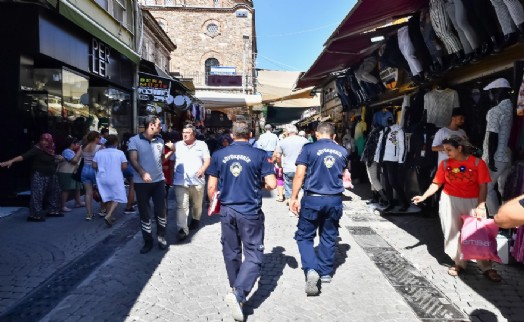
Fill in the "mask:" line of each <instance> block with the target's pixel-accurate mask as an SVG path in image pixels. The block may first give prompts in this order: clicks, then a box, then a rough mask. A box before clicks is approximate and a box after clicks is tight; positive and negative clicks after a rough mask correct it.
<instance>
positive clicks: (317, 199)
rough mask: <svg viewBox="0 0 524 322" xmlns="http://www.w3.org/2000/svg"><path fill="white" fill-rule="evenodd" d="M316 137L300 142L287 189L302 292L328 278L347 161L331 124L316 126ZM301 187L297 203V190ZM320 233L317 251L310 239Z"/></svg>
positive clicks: (314, 288)
mask: <svg viewBox="0 0 524 322" xmlns="http://www.w3.org/2000/svg"><path fill="white" fill-rule="evenodd" d="M316 136H317V141H316V142H315V143H310V144H306V145H304V147H303V148H302V151H301V152H300V155H299V156H298V158H297V161H296V165H297V169H296V172H295V179H294V180H293V192H292V193H291V200H290V205H291V210H292V211H293V212H295V213H299V219H298V225H297V228H298V229H297V232H296V233H295V240H296V241H297V244H298V250H299V251H300V257H301V260H302V269H303V270H304V273H305V274H306V294H307V295H308V296H311V295H318V293H319V287H318V286H319V285H318V284H319V280H321V281H322V282H323V283H329V282H331V274H332V272H333V264H334V261H335V247H336V239H337V236H338V227H339V220H340V218H341V217H342V192H344V186H343V184H342V173H343V171H344V169H345V168H346V167H347V165H348V162H349V156H348V152H347V150H346V149H345V148H343V147H341V146H339V145H338V144H336V143H335V142H334V139H335V128H334V127H333V125H331V124H329V123H320V124H319V125H318V127H317V132H316ZM301 188H303V189H304V196H303V197H302V201H301V203H300V204H299V201H298V193H299V191H300V189H301ZM317 229H318V234H319V237H320V243H319V245H318V254H315V250H314V248H313V246H314V245H313V240H314V238H315V235H316V233H317Z"/></svg>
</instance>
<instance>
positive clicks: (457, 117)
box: [431, 107, 468, 166]
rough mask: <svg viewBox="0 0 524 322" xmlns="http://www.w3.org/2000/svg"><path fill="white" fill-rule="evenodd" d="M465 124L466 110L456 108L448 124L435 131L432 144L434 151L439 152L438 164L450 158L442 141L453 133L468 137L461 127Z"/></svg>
mask: <svg viewBox="0 0 524 322" xmlns="http://www.w3.org/2000/svg"><path fill="white" fill-rule="evenodd" d="M463 124H464V112H463V110H462V109H461V108H460V107H459V108H454V109H453V112H452V114H451V122H450V123H449V125H448V126H446V127H443V128H441V129H440V130H438V131H437V133H435V138H434V139H433V144H432V145H431V150H432V151H437V152H438V164H437V166H438V165H440V162H442V161H444V160H447V159H448V154H447V153H446V151H444V146H443V145H442V141H443V140H444V139H447V138H449V137H451V136H452V135H458V136H460V137H463V138H467V137H468V136H467V135H466V132H465V131H464V130H463V129H461V128H460V127H461V126H462V125H463Z"/></svg>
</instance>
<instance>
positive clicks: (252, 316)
mask: <svg viewBox="0 0 524 322" xmlns="http://www.w3.org/2000/svg"><path fill="white" fill-rule="evenodd" d="M349 195H350V197H351V198H352V199H353V200H351V201H350V200H349V199H350V197H349ZM347 199H348V200H347V201H345V202H344V207H345V211H344V213H345V216H343V218H342V220H341V223H340V225H341V229H340V241H339V243H338V249H337V260H336V272H335V274H334V277H333V281H332V283H331V284H324V285H323V286H322V289H321V294H320V296H318V297H306V295H305V293H304V276H303V273H302V271H301V269H300V256H299V253H298V249H297V247H296V244H295V241H294V240H293V234H294V231H295V225H296V219H295V218H292V217H289V216H288V214H287V209H286V207H285V205H284V204H282V203H278V202H276V201H275V198H274V197H270V196H269V194H268V195H267V196H266V198H264V206H263V210H264V212H265V214H266V238H265V247H266V250H265V261H264V264H263V267H262V276H261V278H260V280H259V282H258V283H257V286H256V287H255V289H254V290H253V292H252V293H251V295H250V297H249V301H248V303H247V304H246V306H245V309H244V311H245V313H246V314H247V316H246V321H318V320H321V321H420V320H423V321H469V320H471V321H506V320H508V321H524V288H523V283H524V269H523V268H522V266H518V265H506V266H501V265H499V266H498V267H497V268H498V269H499V271H500V273H501V275H502V276H503V278H504V280H503V281H502V283H499V284H495V283H492V282H490V281H488V280H487V279H485V278H484V277H483V276H482V275H481V273H480V271H478V269H477V268H476V267H475V265H474V264H473V263H472V264H470V266H469V267H468V269H467V270H466V273H465V274H464V275H462V276H461V277H460V278H453V277H450V276H448V275H447V274H446V271H447V269H446V267H445V266H443V265H446V264H447V261H446V257H445V255H444V254H443V251H442V246H441V244H442V240H441V238H442V237H441V236H440V235H441V234H440V227H439V222H438V218H433V217H431V218H426V217H421V216H420V215H410V216H396V217H387V218H386V217H380V216H377V215H375V214H373V213H372V212H371V211H370V210H369V209H368V208H367V206H366V205H365V203H364V202H363V201H362V200H360V198H359V197H358V196H357V195H355V194H353V193H349V194H348V198H347ZM172 200H173V194H172V192H171V195H170V202H169V223H168V226H169V237H168V242H169V243H170V244H171V246H170V248H169V250H168V251H161V250H159V249H157V248H156V247H155V248H154V249H153V250H152V251H151V252H150V253H148V254H146V255H140V254H139V253H138V250H139V249H140V247H141V246H142V236H141V234H140V232H139V221H138V217H137V215H124V214H123V212H122V211H121V212H120V213H119V215H118V216H117V219H118V221H117V223H116V224H115V226H114V227H113V228H111V229H108V228H106V226H105V224H104V222H103V220H102V219H101V218H96V219H95V220H94V221H92V222H86V221H85V220H84V219H83V218H84V211H85V209H82V208H80V209H74V211H73V212H71V213H69V214H67V215H66V217H65V218H49V219H48V220H47V221H46V222H45V223H27V222H26V221H25V218H26V215H27V213H26V212H27V210H26V209H22V210H20V211H18V212H16V213H15V214H13V215H11V216H8V217H5V218H2V219H0V234H1V235H2V239H3V241H4V242H3V243H2V244H1V245H0V299H1V300H0V312H1V313H0V321H80V320H81V321H232V318H231V315H230V313H229V310H228V308H227V306H226V304H225V302H224V300H223V297H224V295H225V294H226V293H227V292H228V289H229V288H228V282H227V278H226V272H225V268H224V264H223V259H222V254H221V245H220V225H219V223H218V219H219V218H218V217H216V216H214V217H207V216H205V217H203V218H202V225H201V227H200V229H199V230H198V231H196V232H194V233H192V234H191V235H190V238H188V240H186V241H184V242H182V243H179V242H177V241H176V239H175V236H176V229H175V227H174V223H175V218H174V210H173V206H174V205H173V202H172ZM468 316H469V317H468Z"/></svg>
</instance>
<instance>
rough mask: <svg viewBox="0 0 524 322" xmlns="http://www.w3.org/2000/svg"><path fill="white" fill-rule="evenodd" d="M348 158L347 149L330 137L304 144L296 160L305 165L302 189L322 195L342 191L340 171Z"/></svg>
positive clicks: (297, 162) (297, 163) (344, 166)
mask: <svg viewBox="0 0 524 322" xmlns="http://www.w3.org/2000/svg"><path fill="white" fill-rule="evenodd" d="M348 160H349V156H348V152H347V150H346V149H345V148H343V147H341V146H340V145H338V144H336V143H335V142H333V140H331V139H320V140H318V141H317V142H315V143H310V144H306V145H304V147H303V148H302V152H300V155H299V156H298V158H297V161H296V165H299V164H301V165H305V166H306V167H307V171H306V177H305V180H304V190H305V191H307V192H311V193H318V194H323V195H335V194H340V193H342V192H344V186H343V185H342V173H343V171H344V169H345V168H346V166H347V164H348Z"/></svg>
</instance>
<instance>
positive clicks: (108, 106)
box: [89, 87, 133, 135]
mask: <svg viewBox="0 0 524 322" xmlns="http://www.w3.org/2000/svg"><path fill="white" fill-rule="evenodd" d="M89 93H90V98H91V99H90V106H89V112H90V116H91V119H92V121H91V124H90V130H94V131H100V130H101V129H102V128H108V129H109V133H110V134H119V135H121V134H123V133H124V132H127V131H129V130H130V129H131V127H132V118H133V109H132V104H131V94H130V93H128V92H124V91H121V90H119V89H116V88H111V87H92V88H91V89H90V91H89Z"/></svg>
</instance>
